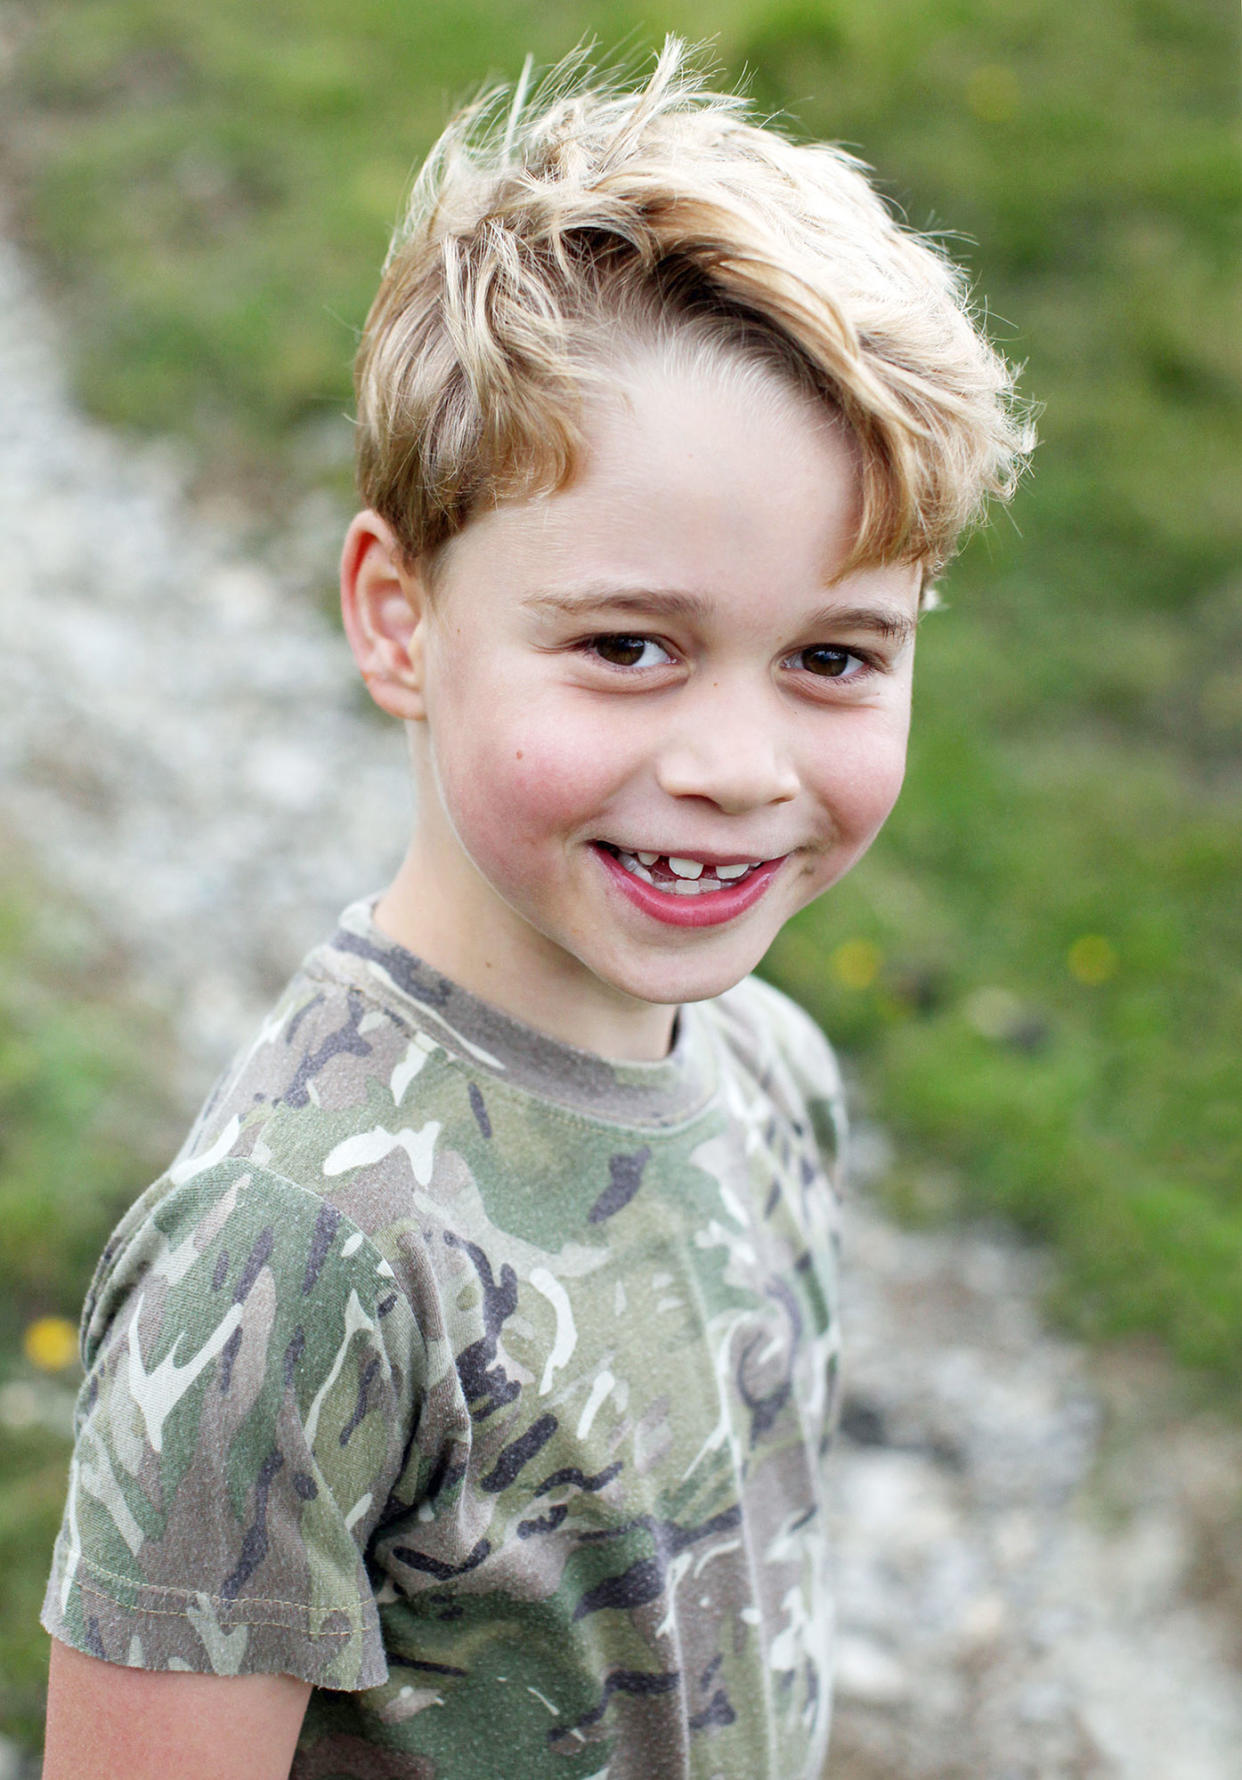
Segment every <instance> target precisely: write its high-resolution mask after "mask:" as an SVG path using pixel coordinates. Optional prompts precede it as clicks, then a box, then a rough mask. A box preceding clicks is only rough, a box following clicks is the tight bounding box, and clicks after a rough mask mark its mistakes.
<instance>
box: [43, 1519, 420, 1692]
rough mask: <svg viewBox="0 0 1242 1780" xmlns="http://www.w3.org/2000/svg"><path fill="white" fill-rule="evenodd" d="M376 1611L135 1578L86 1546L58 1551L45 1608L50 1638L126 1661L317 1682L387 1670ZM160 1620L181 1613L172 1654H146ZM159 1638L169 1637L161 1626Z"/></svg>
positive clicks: (359, 1684) (373, 1682)
mask: <svg viewBox="0 0 1242 1780" xmlns="http://www.w3.org/2000/svg"><path fill="white" fill-rule="evenodd" d="M66 1578H68V1586H66ZM62 1601H64V1602H65V1605H64V1606H63V1607H62ZM75 1604H76V1611H75ZM369 1617H370V1615H368V1614H367V1613H366V1611H365V1609H364V1608H363V1607H362V1605H361V1604H359V1603H355V1604H353V1605H349V1606H340V1607H314V1606H310V1605H308V1604H307V1603H304V1602H295V1601H272V1600H265V1599H262V1598H259V1599H257V1600H256V1599H254V1598H253V1597H251V1598H248V1599H246V1600H242V1601H236V1602H234V1601H228V1600H225V1599H223V1598H222V1597H220V1596H218V1595H210V1594H208V1593H207V1591H206V1590H205V1589H195V1588H171V1587H163V1586H160V1585H157V1584H154V1583H146V1582H135V1581H133V1580H132V1579H130V1578H128V1577H124V1576H120V1575H117V1574H116V1573H115V1572H114V1571H110V1570H107V1569H104V1568H103V1567H102V1566H101V1565H99V1564H95V1563H92V1562H91V1560H90V1559H89V1558H86V1557H84V1556H83V1555H82V1554H81V1553H67V1554H65V1555H64V1556H62V1557H61V1558H60V1559H59V1561H58V1562H57V1564H56V1565H55V1567H54V1569H53V1572H52V1575H51V1578H50V1580H49V1582H48V1587H47V1593H46V1596H45V1598H44V1602H43V1610H42V1613H41V1614H40V1620H41V1622H42V1624H43V1627H44V1629H45V1630H46V1631H47V1632H49V1633H50V1634H51V1636H52V1637H54V1638H58V1639H60V1640H61V1641H62V1642H63V1643H66V1644H70V1645H72V1646H73V1647H74V1648H76V1649H79V1650H82V1651H84V1652H85V1653H86V1654H87V1655H89V1656H96V1657H102V1658H103V1659H104V1660H105V1661H111V1662H117V1663H120V1664H121V1665H122V1666H125V1667H130V1668H144V1669H152V1668H170V1669H185V1670H190V1671H197V1672H200V1673H205V1674H211V1673H216V1674H223V1673H235V1674H251V1673H274V1674H289V1675H295V1676H297V1677H298V1679H299V1680H303V1681H307V1682H309V1683H311V1685H312V1686H316V1685H317V1686H322V1687H335V1688H345V1689H348V1690H351V1691H353V1690H357V1689H361V1688H367V1687H375V1686H378V1685H380V1684H381V1683H382V1682H384V1681H386V1680H387V1679H388V1665H387V1663H386V1661H385V1660H384V1656H383V1652H382V1650H380V1649H377V1648H376V1646H375V1644H374V1643H373V1642H371V1641H370V1640H368V1638H367V1635H366V1628H365V1627H364V1624H363V1621H364V1620H365V1619H366V1618H369ZM153 1620H156V1621H159V1620H163V1621H174V1622H177V1624H178V1625H179V1626H180V1627H181V1628H182V1631H183V1636H181V1637H177V1636H176V1635H175V1634H174V1633H173V1627H172V1626H171V1625H170V1627H169V1634H170V1636H171V1643H170V1644H169V1646H168V1656H167V1657H166V1658H165V1660H163V1661H159V1662H156V1661H151V1660H148V1659H147V1658H146V1656H145V1655H144V1654H143V1652H144V1649H145V1643H146V1642H147V1641H148V1638H147V1635H148V1634H149V1633H150V1632H151V1630H152V1625H151V1622H152V1621H153ZM241 1633H245V1634H246V1637H245V1639H244V1642H243V1646H242V1649H241V1651H239V1652H238V1653H237V1659H238V1660H237V1662H236V1666H234V1664H233V1662H232V1660H230V1661H229V1662H228V1663H227V1666H222V1664H221V1661H220V1660H219V1656H218V1654H217V1647H218V1648H219V1650H221V1651H222V1650H223V1648H224V1646H225V1643H226V1641H227V1642H228V1643H231V1642H232V1641H233V1639H235V1638H237V1637H238V1635H239V1634H241ZM153 1642H154V1643H156V1644H163V1643H164V1638H163V1635H161V1636H160V1637H159V1638H157V1639H155V1640H153ZM174 1645H175V1646H176V1650H175V1652H174V1651H173V1648H172V1647H173V1646H174ZM135 1651H137V1653H138V1654H136V1655H135ZM231 1654H232V1653H230V1657H231ZM152 1655H154V1651H153V1652H152Z"/></svg>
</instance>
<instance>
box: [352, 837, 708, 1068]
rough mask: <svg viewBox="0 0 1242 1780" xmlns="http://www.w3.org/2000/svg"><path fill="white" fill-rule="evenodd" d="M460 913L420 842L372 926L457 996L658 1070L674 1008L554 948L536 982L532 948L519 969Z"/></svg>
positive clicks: (500, 939)
mask: <svg viewBox="0 0 1242 1780" xmlns="http://www.w3.org/2000/svg"><path fill="white" fill-rule="evenodd" d="M463 912H464V911H463V910H462V909H460V908H458V907H456V906H453V907H449V906H446V905H445V899H444V897H443V895H442V892H441V889H440V883H439V879H438V876H437V873H436V872H435V870H434V869H432V868H431V867H430V865H429V864H427V865H425V864H424V862H423V861H422V859H421V858H420V855H419V851H418V847H417V842H415V844H413V845H412V846H411V848H410V851H409V852H408V853H407V854H406V856H405V858H404V860H403V861H402V863H401V866H400V868H399V869H398V871H397V874H396V876H395V877H394V879H393V881H392V883H391V884H390V885H389V886H388V888H387V890H385V891H384V893H383V895H382V896H381V897H380V899H379V902H378V903H377V904H376V907H375V915H374V920H375V924H376V926H377V927H378V928H379V929H380V931H381V932H382V933H384V934H386V935H387V936H388V938H389V939H394V940H396V941H397V943H398V944H399V945H403V946H405V948H406V949H407V950H408V951H410V952H413V953H414V954H415V955H416V956H417V957H419V958H421V959H422V960H423V962H424V963H425V964H429V965H431V966H432V968H433V969H435V970H439V971H442V972H443V973H444V975H445V976H447V977H449V978H450V979H451V981H452V982H454V983H456V984H457V986H458V987H459V988H462V989H466V990H468V991H469V992H470V994H472V995H477V996H478V997H479V999H480V1000H481V1001H486V1002H488V1003H490V1005H491V1006H493V1007H497V1008H500V1009H501V1011H502V1012H504V1013H506V1014H510V1015H512V1017H513V1018H514V1019H517V1020H521V1021H522V1023H523V1024H524V1025H527V1026H532V1027H534V1028H535V1030H536V1031H538V1032H542V1033H545V1034H546V1035H547V1036H548V1037H549V1038H555V1039H558V1040H560V1041H561V1043H563V1044H569V1045H573V1046H575V1047H576V1048H577V1049H579V1050H584V1051H591V1052H593V1053H594V1054H595V1055H596V1056H600V1057H606V1058H610V1059H612V1060H614V1061H621V1062H634V1063H655V1062H659V1061H660V1060H661V1059H662V1058H664V1057H666V1056H667V1055H668V1053H669V1050H670V1049H671V1047H672V1042H673V1028H674V1025H675V1023H676V1018H677V1009H676V1007H675V1006H672V1005H669V1004H667V1003H661V1002H648V1001H638V1000H636V999H635V998H634V997H633V996H630V995H625V994H623V993H622V992H621V991H619V990H616V989H613V988H611V987H610V986H609V985H608V984H607V983H604V982H601V981H600V980H599V978H597V977H594V976H590V975H589V973H587V972H586V971H585V969H584V968H583V967H582V966H577V968H576V969H575V968H574V963H575V961H573V960H568V959H567V958H566V956H565V954H564V953H563V952H561V950H560V948H559V947H557V946H554V945H553V944H552V943H551V942H550V941H549V942H548V944H547V954H548V956H547V958H546V960H545V968H544V969H543V971H542V972H541V973H540V974H539V975H538V976H536V975H535V974H534V973H533V972H532V970H531V968H530V960H529V955H528V951H529V947H528V945H527V946H526V947H524V948H523V953H524V956H523V959H522V963H521V966H520V968H516V969H515V967H514V962H513V957H512V952H511V948H510V947H509V946H507V945H506V943H505V939H504V936H503V935H496V934H491V933H487V932H485V931H480V930H478V929H477V928H474V927H472V926H471V925H470V923H469V921H468V920H463ZM514 918H515V920H520V917H517V916H515V917H514ZM529 931H530V930H529V929H527V935H526V937H527V938H528V937H529ZM584 979H585V980H584Z"/></svg>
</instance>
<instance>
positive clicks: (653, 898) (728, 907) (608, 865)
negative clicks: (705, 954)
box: [592, 845, 788, 927]
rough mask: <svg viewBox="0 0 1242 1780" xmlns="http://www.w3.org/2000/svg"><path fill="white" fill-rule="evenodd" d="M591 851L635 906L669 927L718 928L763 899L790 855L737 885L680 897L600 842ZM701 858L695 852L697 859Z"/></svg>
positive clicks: (716, 862)
mask: <svg viewBox="0 0 1242 1780" xmlns="http://www.w3.org/2000/svg"><path fill="white" fill-rule="evenodd" d="M592 850H593V851H594V853H595V856H596V858H597V859H598V860H599V861H600V864H601V865H602V866H603V867H604V869H605V871H606V872H607V873H608V876H609V880H610V881H611V882H612V883H613V884H615V885H616V887H617V888H618V890H620V891H621V892H622V893H623V894H624V895H625V896H627V897H628V898H629V900H630V902H631V903H633V905H634V906H635V908H638V909H641V911H642V912H643V914H644V915H651V916H652V917H653V918H654V919H655V920H657V921H663V922H664V923H665V924H666V925H667V926H669V927H719V926H721V925H722V924H723V923H724V922H725V921H732V920H735V919H736V918H737V916H738V915H741V914H745V912H746V910H747V909H749V908H753V907H754V905H755V903H757V902H758V901H759V900H760V898H761V897H762V896H763V895H764V893H765V892H766V890H767V889H768V886H769V885H770V884H771V882H772V880H773V878H774V877H775V876H776V874H777V872H778V871H779V870H780V869H781V866H782V865H784V863H785V859H786V858H787V857H788V855H784V856H782V857H781V858H780V859H768V860H766V861H765V862H764V863H763V864H762V865H760V866H758V867H756V869H755V870H754V871H752V872H750V873H749V874H748V876H746V877H744V878H742V879H740V880H739V881H738V882H737V883H736V884H729V885H726V886H725V887H724V888H723V889H721V890H711V891H708V892H707V894H706V895H701V896H677V895H674V894H673V893H672V892H670V891H667V890H657V889H656V888H655V886H654V884H648V883H645V882H644V881H643V879H642V878H636V877H635V876H634V874H633V873H632V872H628V871H626V869H625V867H624V866H623V865H622V864H621V861H620V860H619V859H618V858H617V857H616V855H615V854H614V853H610V852H609V850H608V849H607V847H603V846H598V845H597V846H595V847H594V848H593V849H592ZM698 857H699V855H698V854H695V858H698ZM711 863H712V864H714V865H727V864H731V863H734V861H730V860H726V859H723V858H721V859H718V860H712V861H711ZM736 863H741V862H740V861H737V862H736Z"/></svg>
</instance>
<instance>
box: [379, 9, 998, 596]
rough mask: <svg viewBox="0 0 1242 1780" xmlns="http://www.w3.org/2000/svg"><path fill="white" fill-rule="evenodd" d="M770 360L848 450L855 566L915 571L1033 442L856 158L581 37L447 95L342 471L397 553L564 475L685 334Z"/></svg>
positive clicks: (956, 303)
mask: <svg viewBox="0 0 1242 1780" xmlns="http://www.w3.org/2000/svg"><path fill="white" fill-rule="evenodd" d="M687 334H688V335H689V336H691V337H692V338H697V339H698V340H701V341H702V342H703V343H704V344H705V345H706V346H707V347H709V348H710V349H711V350H713V351H716V352H721V351H724V352H735V353H737V354H739V355H741V356H742V357H745V358H750V359H752V360H757V361H759V362H762V363H766V364H769V365H771V366H773V367H775V368H777V369H778V370H780V371H782V372H783V373H784V374H785V375H786V376H787V377H788V378H790V379H791V380H792V381H793V382H794V383H795V384H797V385H798V386H800V387H801V388H803V389H805V390H808V391H809V392H811V393H812V394H813V395H814V396H815V397H816V398H817V399H818V400H820V401H822V402H823V403H824V404H826V405H827V407H828V408H830V409H831V410H832V411H833V412H834V413H838V414H839V415H840V416H841V417H842V418H843V419H844V421H845V423H846V425H847V426H848V428H849V431H850V433H851V434H852V436H853V438H854V440H855V441H856V444H857V447H858V461H859V468H860V480H861V504H860V520H859V530H858V537H857V540H856V545H855V549H854V552H853V555H852V557H851V560H850V565H849V566H856V565H859V564H862V563H867V562H912V563H921V564H923V565H924V568H925V571H926V572H927V573H928V574H930V573H932V572H934V570H935V569H936V568H938V567H939V566H940V565H941V564H942V563H943V562H944V561H945V560H946V559H947V558H948V557H949V556H950V555H951V554H952V552H953V550H954V549H955V547H956V545H957V543H958V540H959V538H960V536H961V534H962V533H963V531H964V530H965V528H967V527H968V526H969V525H970V524H972V523H973V522H974V521H975V520H977V519H978V518H979V517H980V515H981V514H982V512H983V510H984V508H985V506H986V504H987V501H988V499H989V497H994V498H1000V499H1005V498H1007V497H1008V496H1009V494H1010V493H1011V492H1012V490H1013V486H1014V484H1015V482H1016V480H1017V477H1018V474H1019V472H1020V470H1021V467H1022V462H1023V459H1024V456H1025V454H1026V453H1027V452H1028V451H1029V449H1030V447H1031V445H1032V443H1033V434H1032V429H1031V427H1030V424H1029V421H1028V420H1025V419H1024V418H1023V416H1022V414H1021V412H1020V411H1019V410H1018V409H1017V407H1016V405H1015V403H1014V399H1013V377H1012V373H1011V371H1010V369H1009V367H1008V366H1007V365H1006V363H1005V361H1004V360H1003V359H1002V358H1001V356H1000V355H999V354H998V353H997V352H996V351H995V350H994V349H993V348H992V346H991V345H990V344H989V343H988V341H987V339H986V338H985V337H984V335H983V333H982V332H981V330H980V329H979V327H978V326H977V325H976V323H975V321H974V319H973V317H972V314H971V311H970V308H969V305H968V301H967V296H966V290H965V281H964V278H963V275H962V273H961V272H960V271H959V270H958V268H957V267H955V266H954V265H953V264H952V263H951V262H950V261H949V260H948V259H947V257H946V256H945V255H944V254H943V253H942V252H941V251H940V249H939V248H938V247H937V246H936V245H934V244H933V243H931V242H929V241H927V240H926V239H924V238H922V237H920V236H918V235H916V234H914V233H913V232H912V231H910V230H908V229H905V228H904V227H902V226H900V225H899V224H898V223H897V222H896V221H895V219H894V218H893V216H892V215H891V214H890V212H889V211H888V209H887V208H886V207H885V205H884V204H883V203H882V201H881V200H880V198H879V197H878V196H877V195H876V193H875V192H874V191H873V190H872V188H871V186H870V185H869V184H868V182H867V178H866V175H865V171H864V169H863V167H862V165H861V163H860V162H858V161H856V160H855V159H854V158H853V157H852V156H850V155H848V154H846V153H845V152H844V151H843V150H841V149H839V148H835V147H831V146H828V145H825V144H812V145H797V144H795V143H792V142H791V141H789V140H788V139H787V138H786V137H784V136H782V135H781V134H779V133H778V132H777V131H776V130H774V129H773V128H771V127H770V126H768V127H761V126H760V125H758V124H756V123H755V122H753V121H752V120H751V117H750V114H749V109H748V106H747V103H746V101H745V100H744V99H742V98H739V97H737V96H733V95H727V94H720V93H716V92H712V91H710V90H708V88H707V87H706V85H705V84H704V81H703V79H702V78H701V77H700V76H699V75H698V74H697V73H696V72H695V71H694V70H693V69H692V68H691V67H690V66H689V65H688V63H687V58H686V54H685V49H684V46H683V45H682V44H681V43H680V42H679V41H678V40H676V39H674V38H670V39H668V40H667V41H666V43H665V47H664V50H663V52H662V54H661V55H660V57H659V58H658V61H657V64H656V68H655V70H654V73H653V74H652V75H651V77H650V79H649V80H648V81H647V82H646V84H645V85H643V86H641V87H640V88H639V89H638V90H628V89H627V88H626V87H625V86H624V85H623V84H620V83H618V82H616V81H610V80H607V79H603V80H601V79H600V78H598V77H597V76H596V75H595V74H594V71H593V70H592V69H591V68H590V67H589V66H588V65H587V62H586V59H585V57H584V56H583V55H582V54H581V53H579V54H577V55H575V56H574V57H571V58H569V60H568V61H567V62H566V63H562V64H561V65H560V67H559V68H558V69H556V70H554V71H553V73H552V74H551V75H550V76H549V77H548V78H547V79H546V80H545V81H544V82H543V84H542V85H541V86H540V87H539V89H538V90H537V91H535V92H534V93H533V94H532V92H531V91H530V86H529V63H528V65H527V70H526V71H525V72H524V74H523V78H522V80H521V81H519V82H518V84H517V86H516V87H515V88H514V89H512V90H511V89H507V88H498V89H495V90H493V91H491V92H489V93H487V94H485V95H484V96H483V97H482V98H481V99H479V100H478V101H476V102H475V103H474V104H473V105H471V106H469V107H468V108H467V109H466V110H464V111H463V112H461V113H460V114H459V115H458V116H457V117H456V118H454V119H453V121H452V122H451V123H450V124H449V126H448V128H447V129H446V130H445V132H444V134H443V135H442V136H441V138H440V140H439V142H438V143H437V144H436V146H435V147H434V148H433V149H432V151H431V154H430V155H429V157H428V159H427V161H426V163H425V165H424V166H423V169H422V172H421V173H420V175H419V177H418V179H417V181H416V183H415V186H414V188H413V192H412V196H411V199H410V203H409V207H408V210H407V214H406V216H405V218H404V220H403V222H402V223H401V225H400V226H399V228H398V229H397V232H396V234H395V236H394V238H393V242H392V245H391V247H390V249H389V254H388V258H387V261H386V263H385V267H384V273H383V278H382V281H381V284H380V288H379V291H378V294H377V296H376V298H375V302H374V303H373V305H372V307H371V312H370V314H369V316H368V318H367V322H366V327H365V329H364V332H363V336H362V342H361V346H360V349H359V353H358V358H357V364H356V388H357V399H358V481H359V488H360V492H361V494H362V498H363V500H364V501H365V502H366V503H367V504H368V505H369V506H371V507H373V508H375V509H376V510H377V511H378V512H379V513H380V514H381V515H382V516H383V517H384V518H385V519H386V520H387V521H388V523H389V524H390V525H391V526H392V527H393V530H394V531H395V533H396V535H397V537H398V538H399V540H400V542H401V545H402V547H403V549H404V550H405V551H406V552H407V554H408V555H409V557H410V558H411V559H414V558H418V557H420V556H424V555H430V554H432V553H434V552H435V551H436V550H437V549H438V548H439V547H440V546H441V545H442V544H444V543H446V542H447V541H448V540H449V539H450V538H452V537H453V536H454V535H455V534H456V533H457V532H459V531H460V530H461V529H462V528H463V526H465V525H466V523H467V522H468V521H469V519H470V518H471V516H472V514H473V513H474V512H475V511H476V510H477V509H478V507H479V506H480V505H481V504H484V503H491V502H495V501H497V500H501V499H504V498H508V497H511V496H516V495H522V494H534V493H537V492H547V491H550V490H553V489H555V488H558V487H561V486H563V485H564V484H565V483H566V482H567V481H568V480H569V479H570V478H571V477H572V475H573V473H574V470H575V468H576V466H577V463H578V461H579V457H580V453H581V450H582V444H583V434H582V410H583V403H584V398H585V396H586V394H587V392H588V390H589V388H590V387H591V386H592V384H593V383H597V382H598V381H599V379H600V374H601V371H603V370H605V369H606V368H607V367H608V366H609V365H610V364H615V363H616V361H617V359H618V357H619V356H620V355H622V354H624V353H625V352H626V351H627V349H628V350H631V351H632V350H633V348H634V347H635V346H641V345H643V344H646V343H647V342H651V341H654V342H666V341H670V340H673V339H676V338H680V337H682V336H684V335H687Z"/></svg>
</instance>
